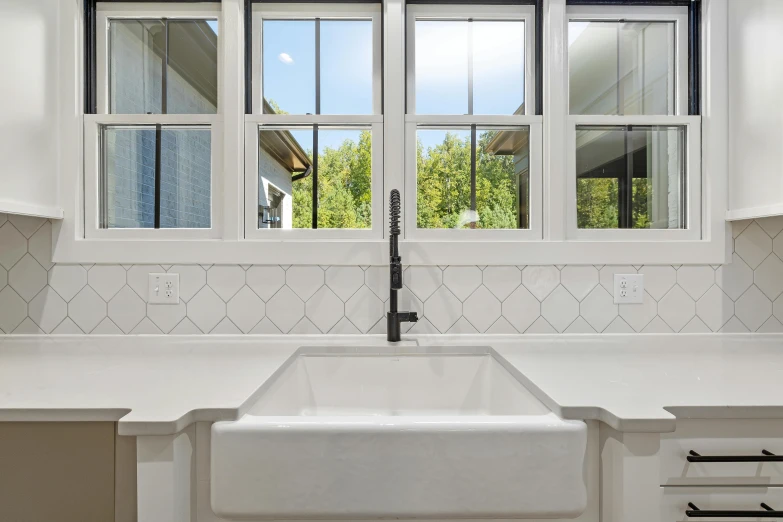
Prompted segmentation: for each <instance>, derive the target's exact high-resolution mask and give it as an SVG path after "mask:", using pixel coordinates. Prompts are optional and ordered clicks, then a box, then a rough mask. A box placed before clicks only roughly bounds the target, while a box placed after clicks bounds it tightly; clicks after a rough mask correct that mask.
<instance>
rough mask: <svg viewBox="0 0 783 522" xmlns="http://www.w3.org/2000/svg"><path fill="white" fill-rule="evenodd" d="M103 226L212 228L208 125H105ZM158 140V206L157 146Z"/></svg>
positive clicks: (209, 135)
mask: <svg viewBox="0 0 783 522" xmlns="http://www.w3.org/2000/svg"><path fill="white" fill-rule="evenodd" d="M102 136H103V138H102V143H103V175H102V177H101V204H100V208H101V216H100V226H101V228H155V221H156V216H157V217H158V219H159V226H160V228H210V226H211V206H212V195H211V194H212V189H211V171H212V169H211V154H212V153H211V132H210V130H209V129H208V128H186V129H185V128H177V127H163V128H162V129H161V130H160V132H159V133H158V132H157V131H156V129H155V126H152V125H150V126H136V127H114V126H109V127H104V129H103V132H102ZM157 140H160V151H161V158H160V174H159V175H160V198H159V200H160V207H159V208H157V205H156V197H155V192H156V191H155V187H156V164H157V162H156V149H157Z"/></svg>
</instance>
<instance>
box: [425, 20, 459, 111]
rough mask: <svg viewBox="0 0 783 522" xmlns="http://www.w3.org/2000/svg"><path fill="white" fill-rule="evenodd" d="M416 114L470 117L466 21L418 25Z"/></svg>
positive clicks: (432, 22) (428, 22)
mask: <svg viewBox="0 0 783 522" xmlns="http://www.w3.org/2000/svg"><path fill="white" fill-rule="evenodd" d="M416 113H417V114H467V113H468V22H467V21H430V20H417V21H416Z"/></svg>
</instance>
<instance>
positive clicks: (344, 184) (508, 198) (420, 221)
mask: <svg viewBox="0 0 783 522" xmlns="http://www.w3.org/2000/svg"><path fill="white" fill-rule="evenodd" d="M495 132H496V131H487V132H482V133H481V134H480V136H479V139H478V143H477V151H476V211H477V213H478V221H477V222H476V223H475V227H476V228H485V229H513V228H517V227H518V226H519V218H518V199H519V191H518V184H519V183H520V182H521V183H523V184H526V183H527V172H526V170H523V169H520V170H523V171H522V172H520V173H517V172H516V169H517V168H518V167H517V166H515V156H514V155H495V154H491V153H490V152H489V151H488V150H487V146H488V144H489V142H490V141H491V140H492V138H493V137H494V135H495ZM470 152H471V150H470V139H469V138H460V137H459V136H458V135H457V134H454V133H451V132H447V133H445V136H444V138H443V141H442V142H441V143H438V144H436V145H434V146H431V147H427V148H425V147H424V146H423V145H422V143H421V140H418V141H417V147H416V168H417V178H416V184H417V191H416V204H417V215H416V222H417V226H418V227H419V228H455V227H468V226H470V224H469V223H465V214H464V213H465V211H467V210H470V195H471V190H470ZM308 154H309V155H311V156H312V151H308ZM517 159H518V158H517ZM618 187H619V184H618V180H617V179H615V178H592V179H580V180H578V181H577V224H578V226H579V228H617V227H618V224H619V215H618V213H619V209H618V201H619V194H618ZM312 188H313V176H312V175H311V176H309V177H307V178H305V179H302V180H299V181H296V182H295V183H294V184H293V227H294V228H311V227H312ZM649 191H650V187H649V182H648V180H647V179H634V180H633V226H634V228H649V227H650V219H649V214H648V192H649ZM524 203H526V202H523V211H524V209H526V208H527V205H526V204H524ZM371 214H372V135H371V133H370V132H369V131H362V132H361V133H360V134H359V139H358V142H357V141H353V140H345V141H344V142H343V143H342V144H341V145H340V146H339V147H337V148H332V147H327V148H324V149H323V150H321V151H320V154H319V156H318V228H353V229H366V228H370V227H371V226H372V215H371Z"/></svg>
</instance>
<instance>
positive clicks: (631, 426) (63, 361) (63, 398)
mask: <svg viewBox="0 0 783 522" xmlns="http://www.w3.org/2000/svg"><path fill="white" fill-rule="evenodd" d="M317 345H334V346H386V345H387V343H386V341H385V338H383V337H382V336H370V335H367V336H329V335H323V336H313V335H307V336H293V335H289V336H0V422H6V421H95V420H111V421H118V431H119V433H120V434H121V435H165V434H171V433H176V432H178V431H180V430H182V429H183V428H185V427H186V426H188V425H189V424H191V423H192V422H195V421H219V420H235V419H238V418H239V417H241V416H242V415H243V414H244V413H245V412H246V411H247V409H248V408H249V407H250V406H251V405H252V404H253V402H255V400H256V399H257V397H258V395H259V393H260V391H261V390H262V386H263V385H264V383H265V382H266V381H268V380H269V378H270V377H271V376H272V375H274V373H275V372H276V371H278V370H279V369H280V368H281V367H282V366H283V365H284V364H285V362H286V361H287V360H289V358H290V357H291V356H292V355H294V354H295V352H296V350H297V349H298V348H299V347H301V346H317ZM401 345H402V346H403V347H405V349H409V348H410V347H411V346H416V345H419V346H444V345H455V346H456V345H462V346H491V347H492V348H494V350H495V351H496V352H497V354H498V355H500V356H501V358H502V359H505V361H506V363H507V364H508V365H509V366H511V367H512V369H514V370H516V372H515V373H516V374H517V376H518V377H519V378H520V379H521V380H522V381H523V382H524V384H525V385H526V386H527V387H528V388H529V389H530V391H531V392H533V394H535V395H536V396H537V397H538V398H539V400H541V401H542V402H543V403H544V404H545V405H546V406H548V407H549V408H550V409H551V410H552V411H553V412H555V413H556V414H558V415H559V416H561V417H562V418H564V419H585V420H587V419H594V420H599V421H602V422H605V423H607V424H608V425H610V426H612V427H613V428H615V429H617V430H619V431H631V432H668V431H673V430H674V428H675V423H676V419H677V418H783V386H781V384H780V383H781V382H783V335H779V334H705V335H684V334H678V335H667V334H649V335H645V334H633V335H526V336H521V335H517V336H507V335H459V336H451V335H419V336H407V339H405V340H404V341H403V343H401Z"/></svg>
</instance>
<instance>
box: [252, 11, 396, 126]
mask: <svg viewBox="0 0 783 522" xmlns="http://www.w3.org/2000/svg"><path fill="white" fill-rule="evenodd" d="M252 9H253V12H252V50H251V54H252V60H251V71H249V73H250V74H251V75H252V76H251V78H252V81H251V82H250V83H251V84H252V89H253V93H252V97H251V99H252V105H253V107H252V109H253V110H252V114H263V100H264V92H263V90H264V85H263V83H264V82H263V81H262V76H263V63H262V54H263V53H262V49H263V23H264V20H311V19H315V18H320V19H324V20H330V19H331V20H350V19H364V20H367V19H369V20H371V21H372V41H373V60H372V63H373V65H372V71H373V73H372V76H373V80H372V91H373V92H372V98H373V103H372V106H373V114H375V115H382V114H383V106H382V105H383V96H382V89H383V59H382V47H383V46H382V42H381V6H380V5H378V4H308V3H304V4H297V3H292V4H283V3H276V4H272V3H270V4H267V3H263V4H253V7H252ZM317 47H318V42H316V48H317ZM247 73H248V71H246V74H247ZM270 116H284V115H270ZM290 116H307V115H290ZM312 116H319V115H317V114H316V115H312ZM329 116H332V115H329ZM362 116H364V115H362ZM312 123H317V122H315V121H313V122H312Z"/></svg>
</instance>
